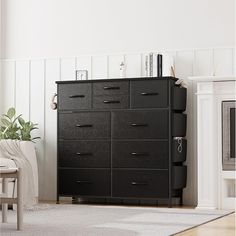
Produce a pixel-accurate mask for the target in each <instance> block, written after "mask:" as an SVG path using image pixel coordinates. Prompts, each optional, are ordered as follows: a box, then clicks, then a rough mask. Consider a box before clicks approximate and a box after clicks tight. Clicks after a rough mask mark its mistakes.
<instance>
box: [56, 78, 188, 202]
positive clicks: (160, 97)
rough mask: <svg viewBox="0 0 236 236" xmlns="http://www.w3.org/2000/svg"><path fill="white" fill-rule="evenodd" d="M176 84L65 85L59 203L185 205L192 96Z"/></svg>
mask: <svg viewBox="0 0 236 236" xmlns="http://www.w3.org/2000/svg"><path fill="white" fill-rule="evenodd" d="M175 81H176V78H172V77H163V78H129V79H128V78H127V79H109V80H108V79H106V80H85V81H58V82H57V85H58V162H57V165H58V181H57V182H58V186H57V201H58V202H59V196H72V197H75V198H77V197H80V198H106V199H115V198H117V199H154V200H155V199H156V200H158V199H167V200H168V204H169V205H170V206H171V204H172V198H176V197H177V198H180V203H181V202H182V191H183V188H184V187H185V186H186V174H187V168H186V166H185V165H184V164H183V163H184V161H185V160H186V148H187V142H186V139H184V138H183V137H185V135H186V114H183V112H184V111H185V108H186V89H185V88H181V87H179V86H176V85H175Z"/></svg>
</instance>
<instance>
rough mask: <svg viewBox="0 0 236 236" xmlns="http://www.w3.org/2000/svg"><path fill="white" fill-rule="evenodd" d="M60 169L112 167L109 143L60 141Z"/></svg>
mask: <svg viewBox="0 0 236 236" xmlns="http://www.w3.org/2000/svg"><path fill="white" fill-rule="evenodd" d="M58 151H59V153H58V162H59V167H78V168H84V167H91V168H94V167H104V168H106V167H107V168H109V167H110V142H109V141H60V142H59V150H58Z"/></svg>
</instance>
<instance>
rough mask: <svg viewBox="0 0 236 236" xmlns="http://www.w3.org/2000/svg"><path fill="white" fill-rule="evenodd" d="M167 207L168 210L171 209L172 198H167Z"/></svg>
mask: <svg viewBox="0 0 236 236" xmlns="http://www.w3.org/2000/svg"><path fill="white" fill-rule="evenodd" d="M168 207H169V208H172V198H171V197H170V198H169V203H168Z"/></svg>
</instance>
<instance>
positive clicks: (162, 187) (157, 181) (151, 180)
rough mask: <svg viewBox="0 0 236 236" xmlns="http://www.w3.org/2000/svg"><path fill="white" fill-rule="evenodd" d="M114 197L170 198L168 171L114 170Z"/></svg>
mask: <svg viewBox="0 0 236 236" xmlns="http://www.w3.org/2000/svg"><path fill="white" fill-rule="evenodd" d="M112 186H113V188H112V195H113V197H137V198H142V197H144V198H165V197H168V171H167V170H157V171H155V170H113V172H112Z"/></svg>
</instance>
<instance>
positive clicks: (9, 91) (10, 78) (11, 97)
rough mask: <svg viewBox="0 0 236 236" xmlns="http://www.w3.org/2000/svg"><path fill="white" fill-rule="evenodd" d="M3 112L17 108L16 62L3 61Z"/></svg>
mask: <svg viewBox="0 0 236 236" xmlns="http://www.w3.org/2000/svg"><path fill="white" fill-rule="evenodd" d="M1 92H2V99H3V101H2V112H4V113H5V112H6V111H7V110H8V109H9V108H10V107H15V61H2V91H1Z"/></svg>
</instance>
